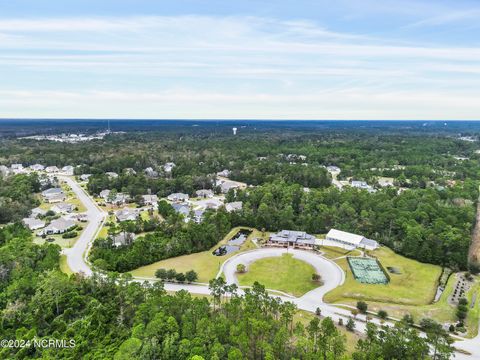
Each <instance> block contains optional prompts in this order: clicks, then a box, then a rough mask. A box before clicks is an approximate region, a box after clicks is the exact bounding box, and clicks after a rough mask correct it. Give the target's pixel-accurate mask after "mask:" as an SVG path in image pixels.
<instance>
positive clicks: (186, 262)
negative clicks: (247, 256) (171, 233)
mask: <svg viewBox="0 0 480 360" xmlns="http://www.w3.org/2000/svg"><path fill="white" fill-rule="evenodd" d="M240 229H248V230H253V229H249V228H245V227H236V228H233V229H232V230H230V232H229V233H228V234H227V235H226V236H225V237H224V238H223V239H222V240H221V241H220V242H219V243H218V244H217V245H215V246H214V247H212V248H211V249H209V250H207V251H202V252H199V253H195V254H190V255H183V256H177V257H174V258H171V259H166V260H162V261H157V262H155V263H153V264H150V265H146V266H142V267H139V268H138V269H135V270H133V271H131V272H130V273H131V274H132V275H133V276H138V277H155V271H156V270H157V269H160V268H163V269H175V270H176V271H177V272H186V271H189V270H194V271H196V272H197V274H198V281H199V282H204V283H206V282H208V281H209V280H211V279H213V278H215V276H216V275H217V273H218V271H219V270H220V266H221V265H222V263H223V262H224V261H225V260H227V259H228V258H230V257H232V256H233V255H235V254H236V253H238V252H239V251H245V250H249V249H254V248H255V245H254V244H253V243H252V239H253V238H255V237H258V231H257V232H255V231H253V232H252V233H251V234H250V235H249V236H248V238H247V241H245V243H244V244H243V245H242V246H241V248H240V250H239V251H236V252H232V253H230V254H227V255H225V256H215V255H213V254H212V251H214V250H215V249H217V248H218V247H219V246H220V245H223V244H225V243H226V242H227V241H228V240H230V239H231V238H232V237H233V236H234V235H235V234H236V233H237V232H238V230H240Z"/></svg>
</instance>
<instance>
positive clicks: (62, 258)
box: [60, 255, 73, 275]
mask: <svg viewBox="0 0 480 360" xmlns="http://www.w3.org/2000/svg"><path fill="white" fill-rule="evenodd" d="M60 270H61V271H62V272H63V273H65V274H67V275H71V274H73V271H72V270H71V269H70V267H69V266H68V264H67V256H66V255H60Z"/></svg>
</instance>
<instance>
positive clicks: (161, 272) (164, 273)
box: [155, 269, 167, 280]
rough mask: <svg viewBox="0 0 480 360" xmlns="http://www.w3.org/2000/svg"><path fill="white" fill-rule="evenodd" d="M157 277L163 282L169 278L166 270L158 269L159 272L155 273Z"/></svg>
mask: <svg viewBox="0 0 480 360" xmlns="http://www.w3.org/2000/svg"><path fill="white" fill-rule="evenodd" d="M155 277H156V278H159V279H162V280H165V279H166V278H167V270H166V269H157V271H155Z"/></svg>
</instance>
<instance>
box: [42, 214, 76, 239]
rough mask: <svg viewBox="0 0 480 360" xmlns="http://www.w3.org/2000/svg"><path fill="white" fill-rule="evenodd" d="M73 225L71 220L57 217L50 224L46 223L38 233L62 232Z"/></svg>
mask: <svg viewBox="0 0 480 360" xmlns="http://www.w3.org/2000/svg"><path fill="white" fill-rule="evenodd" d="M74 226H75V222H74V221H72V220H67V219H64V218H59V219H56V220H53V221H52V222H51V223H50V225H48V226H47V227H46V228H45V229H43V230H41V231H40V232H39V233H38V235H40V236H42V235H52V234H63V233H65V232H67V231H68V230H70V229H71V228H73V227H74Z"/></svg>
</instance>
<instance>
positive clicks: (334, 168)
mask: <svg viewBox="0 0 480 360" xmlns="http://www.w3.org/2000/svg"><path fill="white" fill-rule="evenodd" d="M327 171H328V172H329V173H339V172H340V168H339V167H338V166H335V165H329V166H327Z"/></svg>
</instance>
